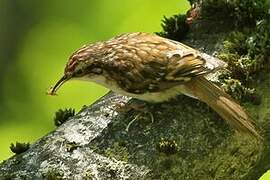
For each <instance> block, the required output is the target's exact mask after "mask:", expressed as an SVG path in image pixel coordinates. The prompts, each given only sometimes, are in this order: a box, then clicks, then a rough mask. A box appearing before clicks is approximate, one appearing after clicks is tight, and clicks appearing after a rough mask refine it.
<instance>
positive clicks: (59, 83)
mask: <svg viewBox="0 0 270 180" xmlns="http://www.w3.org/2000/svg"><path fill="white" fill-rule="evenodd" d="M69 79H70V77H69V76H68V75H66V74H65V75H64V76H63V77H62V78H61V79H59V80H58V81H57V83H56V84H55V85H54V86H53V87H52V88H51V89H50V90H49V91H48V95H52V96H54V95H56V91H57V90H58V89H59V88H60V87H61V86H62V85H63V84H64V83H65V82H67V81H68V80H69Z"/></svg>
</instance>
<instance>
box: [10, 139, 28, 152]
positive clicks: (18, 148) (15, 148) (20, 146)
mask: <svg viewBox="0 0 270 180" xmlns="http://www.w3.org/2000/svg"><path fill="white" fill-rule="evenodd" d="M29 147H30V143H19V142H16V144H15V145H14V144H13V143H11V145H10V150H11V151H12V152H13V153H15V154H21V153H23V152H25V151H27V150H28V149H29Z"/></svg>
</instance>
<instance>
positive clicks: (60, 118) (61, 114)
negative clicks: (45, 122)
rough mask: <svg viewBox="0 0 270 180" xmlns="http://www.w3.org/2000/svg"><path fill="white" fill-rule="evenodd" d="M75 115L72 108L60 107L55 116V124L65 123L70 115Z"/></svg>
mask: <svg viewBox="0 0 270 180" xmlns="http://www.w3.org/2000/svg"><path fill="white" fill-rule="evenodd" d="M74 115H75V110H74V109H72V108H69V109H64V110H63V109H59V110H58V111H57V112H56V113H55V117H54V124H55V126H57V127H58V126H60V125H61V124H63V123H65V122H66V121H67V120H68V119H69V118H70V117H72V116H74Z"/></svg>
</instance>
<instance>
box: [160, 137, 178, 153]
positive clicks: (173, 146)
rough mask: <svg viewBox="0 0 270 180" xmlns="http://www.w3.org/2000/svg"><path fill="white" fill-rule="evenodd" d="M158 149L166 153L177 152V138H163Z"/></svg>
mask: <svg viewBox="0 0 270 180" xmlns="http://www.w3.org/2000/svg"><path fill="white" fill-rule="evenodd" d="M157 150H158V151H159V152H161V153H164V154H166V155H171V154H175V153H177V151H178V145H177V143H176V142H175V140H170V139H164V138H161V140H160V141H159V143H158V144H157Z"/></svg>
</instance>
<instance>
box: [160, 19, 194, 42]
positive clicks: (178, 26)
mask: <svg viewBox="0 0 270 180" xmlns="http://www.w3.org/2000/svg"><path fill="white" fill-rule="evenodd" d="M186 19H187V16H186V15H183V14H179V15H174V16H172V17H170V18H167V17H164V19H163V20H162V24H161V26H162V29H163V31H162V32H159V33H156V34H157V35H159V36H162V37H165V38H169V39H173V40H176V41H180V40H182V39H184V37H185V36H186V34H187V33H188V31H189V25H188V24H187V23H186Z"/></svg>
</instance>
